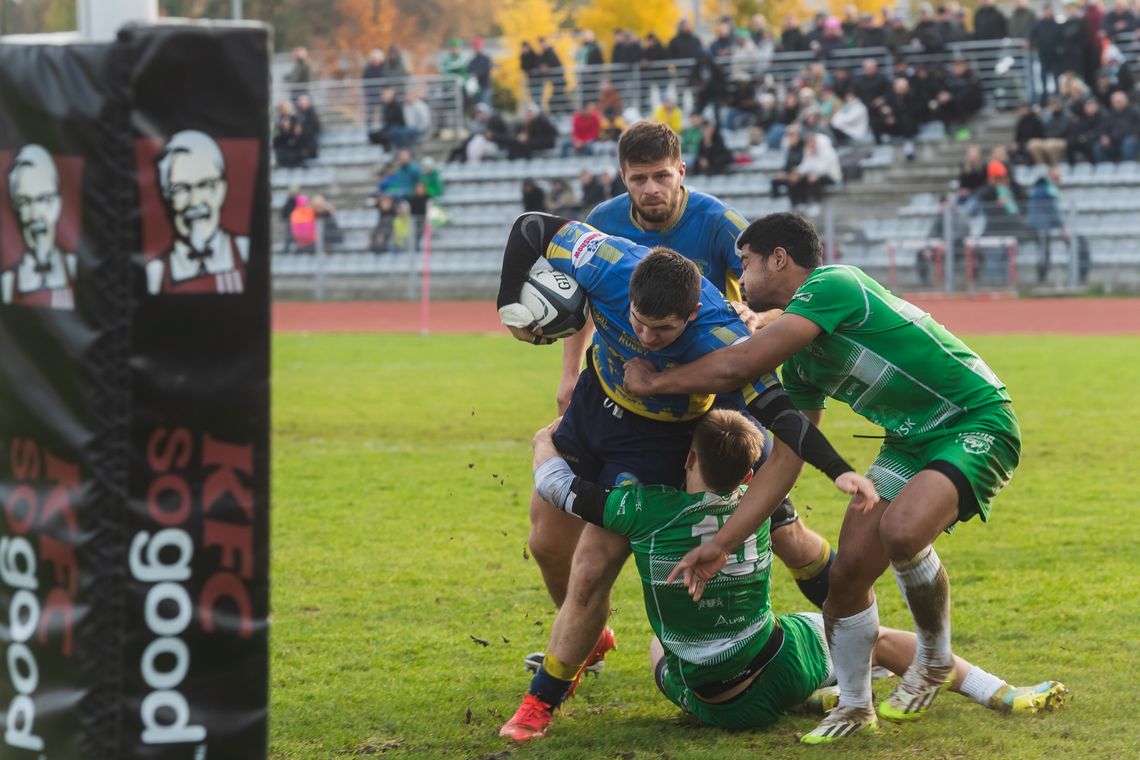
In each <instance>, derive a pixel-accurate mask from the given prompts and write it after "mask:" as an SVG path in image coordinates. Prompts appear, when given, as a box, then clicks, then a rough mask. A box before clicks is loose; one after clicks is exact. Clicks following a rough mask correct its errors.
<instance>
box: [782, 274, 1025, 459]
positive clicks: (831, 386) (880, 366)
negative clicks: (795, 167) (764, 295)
mask: <svg viewBox="0 0 1140 760" xmlns="http://www.w3.org/2000/svg"><path fill="white" fill-rule="evenodd" d="M785 311H786V312H787V313H788V314H797V315H799V316H801V317H804V318H806V319H810V320H811V321H812V322H814V323H815V324H817V325H819V327H820V328H821V330H822V331H823V332H822V333H820V335H819V336H818V337H817V338H816V339H815V340H814V341H812V342H811V343H810V344H809V345H808V346H806V347H805V348H804V349H803V350H801V351H799V352H798V353H796V354H795V355H794V356H792V357H791V358H790V359H789V360H788V361H786V362H784V367H783V370H782V372H781V375H782V379H783V382H784V387H785V389H786V390H787V393H788V395H789V396H790V397H791V399H792V401H793V402H794V403H795V405H796V406H797V407H799V408H800V409H822V408H824V407H825V406H826V397H827V396H830V397H831V398H834V399H837V400H839V401H842V402H844V403H845V404H849V405H850V406H851V408H852V409H854V410H855V411H856V412H858V413H859V414H860V415H862V416H863V417H866V418H867V419H868V420H870V421H871V422H874V423H875V424H877V425H881V426H882V427H883V428H884V429H885V430H886V432H887V433H888V435H891V436H899V437H904V438H905V437H908V436H915V435H921V434H923V433H928V432H930V431H932V430H936V429H938V428H939V427H944V426H946V425H947V424H953V422H954V420H955V419H957V418H959V417H960V416H962V415H963V414H965V413H967V412H970V411H973V410H975V409H978V408H980V407H984V406H988V405H990V404H995V403H1000V402H1003V401H1009V400H1010V398H1009V393H1008V392H1007V391H1006V389H1005V385H1004V384H1003V383H1002V382H1001V380H999V379H998V377H997V375H995V374H994V372H993V370H991V369H990V368H989V367H988V366H987V365H986V363H985V362H984V361H982V359H981V357H979V356H978V355H977V354H975V353H974V352H973V351H971V350H970V348H969V347H968V346H966V344H965V343H963V342H962V341H961V340H959V339H958V338H957V337H955V336H954V335H953V334H952V333H951V332H950V331H949V330H947V329H946V328H945V327H943V326H942V325H940V324H938V323H937V322H935V321H934V319H933V318H932V317H931V316H930V315H929V314H927V313H926V312H924V311H922V310H921V309H919V308H918V307H917V306H915V305H914V304H911V303H909V302H908V301H905V300H903V299H901V298H899V297H898V296H896V295H894V294H893V293H891V292H890V291H888V290H887V289H886V288H884V287H883V286H882V285H880V284H879V283H878V282H876V281H875V280H873V279H872V278H871V277H869V276H868V275H867V274H866V273H865V272H863V271H862V270H861V269H859V268H858V267H853V266H846V265H834V266H823V267H819V268H818V269H816V270H815V271H813V272H812V273H811V274H810V275H809V276H808V278H807V280H806V281H805V282H804V284H803V285H801V286H800V287H799V289H798V290H797V291H796V292H795V295H793V296H792V300H791V303H790V304H788V307H787V309H785Z"/></svg>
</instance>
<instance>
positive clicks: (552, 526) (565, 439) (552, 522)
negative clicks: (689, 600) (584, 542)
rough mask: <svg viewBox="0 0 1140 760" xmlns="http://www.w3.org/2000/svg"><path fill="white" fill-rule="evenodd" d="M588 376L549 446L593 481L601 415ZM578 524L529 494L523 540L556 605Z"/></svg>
mask: <svg viewBox="0 0 1140 760" xmlns="http://www.w3.org/2000/svg"><path fill="white" fill-rule="evenodd" d="M587 372H591V370H587ZM590 380H593V378H592V377H589V378H587V379H586V381H585V382H580V383H578V384H577V386H575V389H574V393H573V395H572V397H571V399H570V405H569V406H568V407H567V409H566V413H565V414H564V415H563V416H562V422H561V423H560V424H559V426H558V430H557V431H556V432H555V434H554V444H555V446H557V447H558V451H559V453H560V454H562V456H563V458H565V459H566V461H567V462H568V463H569V464H570V467H571V468H572V469H573V470H574V474H575V475H578V476H581V477H583V478H586V479H587V480H591V481H594V482H598V478H599V477H600V475H601V467H602V463H601V461H600V460H599V459H598V457H597V456H596V452H595V450H594V441H593V437H594V434H595V433H594V431H595V430H597V429H598V428H599V420H600V422H601V423H603V424H604V423H605V422H606V419H605V416H603V415H604V409H603V408H602V403H603V399H602V397H601V393H600V390H599V389H598V388H597V382H596V381H594V382H590ZM583 527H585V523H583V522H582V521H581V520H579V519H578V518H576V517H574V516H573V515H568V514H566V513H565V512H562V511H561V510H558V509H555V508H554V507H553V506H551V505H550V504H548V503H546V502H545V501H544V500H543V499H542V498H541V497H540V496H539V495H538V494H537V492H534V491H532V492H531V498H530V536H529V538H528V544H529V546H530V552H531V556H533V557H534V561H535V562H536V563H537V564H538V567H539V569H540V570H541V571H542V580H543V581H544V582H545V583H546V590H547V592H548V593H549V594H550V598H551V599H552V600H554V604H556V605H557V606H559V607H561V606H562V603H563V601H564V600H565V599H566V588H567V584H568V583H569V579H570V563H571V560H572V558H573V557H574V550H575V549H576V548H577V545H578V537H579V536H580V535H581V533H582V528H583Z"/></svg>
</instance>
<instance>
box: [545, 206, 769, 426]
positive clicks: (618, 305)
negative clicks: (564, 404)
mask: <svg viewBox="0 0 1140 760" xmlns="http://www.w3.org/2000/svg"><path fill="white" fill-rule="evenodd" d="M649 251H650V249H649V248H647V247H646V246H643V245H638V244H637V243H634V242H632V241H630V240H626V239H625V238H621V237H615V236H612V235H606V234H605V233H602V232H599V231H598V230H596V229H594V228H593V227H591V226H590V225H588V224H586V223H584V222H569V223H568V224H566V225H564V226H563V227H562V228H561V229H560V230H558V233H557V234H556V235H555V236H554V239H553V240H551V241H550V245H549V246H548V247H547V249H546V258H547V260H549V261H550V263H551V265H552V266H553V267H554V268H555V269H557V270H559V271H561V272H564V273H566V274H568V275H570V276H571V277H573V278H574V279H575V280H576V281H577V282H578V284H579V285H580V286H582V288H584V289H585V291H586V294H587V296H589V299H590V313H591V315H592V316H593V318H594V324H595V326H596V327H597V334H596V335H595V336H594V342H593V344H592V345H591V347H590V352H591V357H592V359H593V366H594V370H595V371H596V372H597V375H598V380H599V381H600V382H601V384H602V389H603V390H604V391H605V392H606V395H607V396H609V397H610V398H611V399H613V400H614V402H615V403H617V404H618V405H619V406H621V407H623V408H625V409H628V410H629V411H631V412H634V413H635V414H639V415H641V416H643V417H649V418H651V419H657V420H673V421H680V420H689V419H693V418H695V417H699V416H700V415H701V414H704V413H705V412H706V411H708V409H709V408H710V407H711V406H712V404H713V400H714V396H713V395H707V394H700V395H691V396H689V395H667V396H666V395H662V396H652V397H650V398H647V399H643V398H639V397H637V396H634V395H632V394H630V393H628V392H626V390H625V387H624V385H623V378H624V374H625V369H624V365H625V362H626V361H628V360H629V359H634V358H638V357H640V358H644V359H648V360H649V361H650V362H652V363H653V365H654V366H656V367H657V368H658V369H665V368H667V367H671V366H673V365H674V364H688V363H689V362H692V361H695V360H696V359H699V358H700V357H702V356H704V355H705V354H708V353H710V352H712V351H715V350H716V349H718V348H723V347H724V346H728V345H732V344H733V343H736V342H737V341H739V340H743V339H745V338H747V337H748V336H749V332H748V328H747V327H746V326H745V325H744V323H743V322H741V321H740V318H739V317H738V316H737V315H736V312H735V311H734V310H733V308H732V307H731V306H729V304H728V301H727V300H725V297H724V295H723V294H722V293H721V292H720V291H719V290H717V288H716V287H715V286H714V285H713V284H712V283H711V282H709V281H708V280H707V279H704V280H702V282H701V297H700V301H701V307H700V309H699V311H698V313H697V318H696V319H695V320H693V321H692V322H691V323H689V325H688V326H687V327H686V328H685V331H684V332H682V333H681V335H680V337H678V338H677V340H676V341H674V342H673V343H672V344H671V345H669V346H666V347H665V348H663V349H661V350H660V351H655V352H652V353H651V352H650V351H649V350H648V349H646V348H645V347H644V346H643V345H641V341H639V340H638V339H637V335H636V334H635V333H634V332H633V328H632V327H631V326H630V323H629V281H630V277H631V276H632V275H633V270H634V268H635V267H636V266H637V263H638V262H639V261H641V260H642V259H643V258H645V257H646V256H647V255H648V254H649ZM777 385H779V381H778V380H777V379H776V375H775V374H774V373H771V372H769V373H767V374H765V375H763V376H761V377H760V378H758V379H757V380H756V381H754V382H753V383H750V384H749V385H746V386H745V387H744V388H742V389H741V390H740V391H737V392H736V393H735V399H733V395H734V394H721V396H722V397H727V398H728V399H729V400H735V401H736V403H737V404H738V405H739V406H741V407H743V406H744V405H745V404H748V403H751V402H752V400H753V399H755V398H756V397H757V396H758V395H760V394H761V393H763V392H764V391H765V390H767V389H768V388H771V387H774V386H777Z"/></svg>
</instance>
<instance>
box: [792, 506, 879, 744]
mask: <svg viewBox="0 0 1140 760" xmlns="http://www.w3.org/2000/svg"><path fill="white" fill-rule="evenodd" d="M889 506H890V502H888V501H886V500H883V501H880V502H879V503H878V504H876V505H875V507H874V508H873V509H872V510H871V511H870V512H868V513H862V512H857V511H855V510H851V509H849V510H847V514H846V515H844V518H843V526H842V528H841V529H840V532H839V551H838V553H837V554H836V556H835V561H834V563H833V564H832V567H831V575H830V579H829V583H830V589H829V591H828V596H827V602H826V603H825V604H824V606H823V619H824V625H825V628H826V631H827V641H828V644H829V645H830V649H831V658H832V662H833V666H834V668H835V677H836V680H837V681H838V683H839V690H840V696H839V704H838V706H837V707H836V708H835V709H834V710H832V711H831V713H830V714H828V716H827V717H826V718H824V720H823V721H822V722H821V723H820V724H819V725H818V726H816V727H815V729H814V730H812V731H811V732H809V733H807V734H805V735H804V736H803V737H802V738H801V739H800V741H802V742H804V743H805V744H822V743H826V742H832V741H835V740H836V739H840V738H843V737H845V736H848V735H850V734H852V733H854V732H856V731H859V730H861V729H864V728H873V727H874V726H875V725H876V723H877V720H876V717H875V709H874V706H873V704H872V696H871V650H872V649H873V648H874V645H875V639H876V637H877V636H878V631H879V610H878V607H877V605H876V604H875V593H874V590H873V586H874V583H875V580H876V579H877V578H878V577H879V576H880V575H882V574H883V571H884V570H886V569H887V565H888V564H889V560H888V558H887V555H886V552H885V551H884V550H883V545H882V543H881V542H880V540H879V521H880V520H881V519H882V517H883V513H884V512H886V510H887V508H888V507H889Z"/></svg>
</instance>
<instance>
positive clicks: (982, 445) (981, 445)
mask: <svg viewBox="0 0 1140 760" xmlns="http://www.w3.org/2000/svg"><path fill="white" fill-rule="evenodd" d="M958 440H960V441H961V442H962V450H963V451H965V452H966V453H967V454H988V453H989V450H990V449H991V448H992V447H993V443H994V437H993V436H992V435H990V434H989V433H964V434H962V435H960V436H958Z"/></svg>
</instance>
